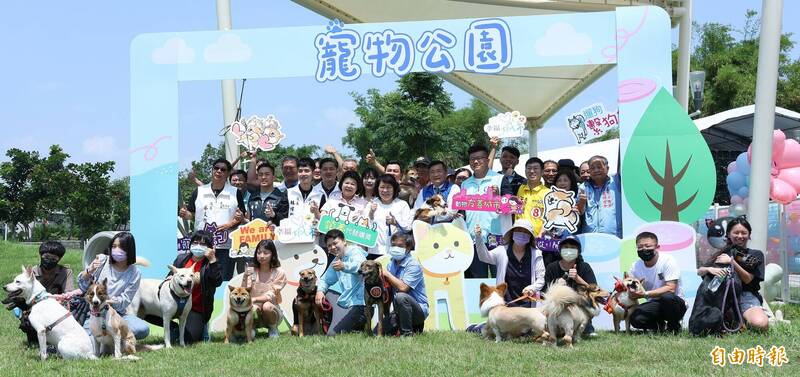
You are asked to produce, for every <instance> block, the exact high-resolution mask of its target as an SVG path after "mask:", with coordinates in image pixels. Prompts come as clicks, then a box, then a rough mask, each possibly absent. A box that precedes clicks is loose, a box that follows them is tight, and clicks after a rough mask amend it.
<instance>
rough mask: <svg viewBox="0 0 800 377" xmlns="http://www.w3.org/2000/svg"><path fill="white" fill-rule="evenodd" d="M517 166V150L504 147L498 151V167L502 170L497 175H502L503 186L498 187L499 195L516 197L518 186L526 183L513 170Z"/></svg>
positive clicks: (511, 147) (507, 146)
mask: <svg viewBox="0 0 800 377" xmlns="http://www.w3.org/2000/svg"><path fill="white" fill-rule="evenodd" d="M517 164H519V149H517V147H514V146H511V145H506V146H505V147H503V149H501V150H500V166H501V167H502V168H503V170H502V171H499V172H498V173H500V174H502V175H503V184H502V185H501V186H500V195H506V194H509V195H517V191H519V186H522V185H524V184H525V182H527V180H526V179H525V177H523V176H521V175H519V174H517V172H515V171H514V168H515V167H517Z"/></svg>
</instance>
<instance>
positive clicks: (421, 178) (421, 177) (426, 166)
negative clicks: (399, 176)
mask: <svg viewBox="0 0 800 377" xmlns="http://www.w3.org/2000/svg"><path fill="white" fill-rule="evenodd" d="M430 164H431V161H430V160H428V159H427V158H425V157H418V158H417V159H416V160H415V161H414V169H415V170H416V171H417V184H418V185H419V189H422V188H423V187H425V186H427V185H428V183H429V182H430Z"/></svg>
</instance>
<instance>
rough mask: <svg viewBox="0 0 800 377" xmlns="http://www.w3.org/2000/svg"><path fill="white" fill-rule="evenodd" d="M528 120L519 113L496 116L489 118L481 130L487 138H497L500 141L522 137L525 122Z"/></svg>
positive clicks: (512, 112) (513, 112)
mask: <svg viewBox="0 0 800 377" xmlns="http://www.w3.org/2000/svg"><path fill="white" fill-rule="evenodd" d="M527 120H528V118H526V117H525V116H524V115H522V114H520V113H519V111H511V112H508V113H502V114H497V115H495V116H493V117H491V118H489V123H487V124H486V125H484V126H483V130H484V131H486V134H488V135H489V137H499V138H501V139H507V138H514V137H522V133H523V131H525V122H526V121H527Z"/></svg>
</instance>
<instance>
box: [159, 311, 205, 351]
mask: <svg viewBox="0 0 800 377" xmlns="http://www.w3.org/2000/svg"><path fill="white" fill-rule="evenodd" d="M144 320H145V321H147V322H149V323H152V324H154V325H156V326H163V325H164V323H163V322H162V320H161V317H156V316H153V315H148V316H147V317H146V318H145V319H144ZM206 323H207V322H206V321H205V318H204V316H203V314H202V313H198V312H196V311H194V310H190V311H189V315H188V316H187V317H186V329H185V330H184V333H183V341H184V342H186V344H192V343H197V342H202V341H203V330H205V327H206ZM178 331H180V327H179V326H178V321H177V320H172V321H170V323H169V329H164V336H169V335H170V334H173V333H174V336H173V337H172V343H173V345H174V344H176V343H177V342H178V341H180V338H179V337H178V336H179V333H178Z"/></svg>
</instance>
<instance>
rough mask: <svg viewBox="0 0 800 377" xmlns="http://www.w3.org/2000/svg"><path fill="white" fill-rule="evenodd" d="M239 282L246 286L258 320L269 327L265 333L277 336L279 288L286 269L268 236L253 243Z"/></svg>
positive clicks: (283, 280)
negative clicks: (248, 261)
mask: <svg viewBox="0 0 800 377" xmlns="http://www.w3.org/2000/svg"><path fill="white" fill-rule="evenodd" d="M242 286H243V287H245V288H249V289H250V297H252V300H253V306H255V308H256V314H258V319H259V321H260V323H259V324H263V325H265V326H266V327H267V328H268V329H269V337H270V338H277V337H278V325H279V324H280V320H281V311H280V309H279V307H278V305H279V304H280V303H281V289H283V287H285V286H286V273H284V271H283V268H281V262H280V261H279V260H278V250H277V249H276V248H275V243H274V242H273V241H272V240H261V241H260V242H259V243H258V245H257V246H256V252H255V255H254V256H253V266H252V267H247V269H245V272H244V277H243V278H242Z"/></svg>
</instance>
